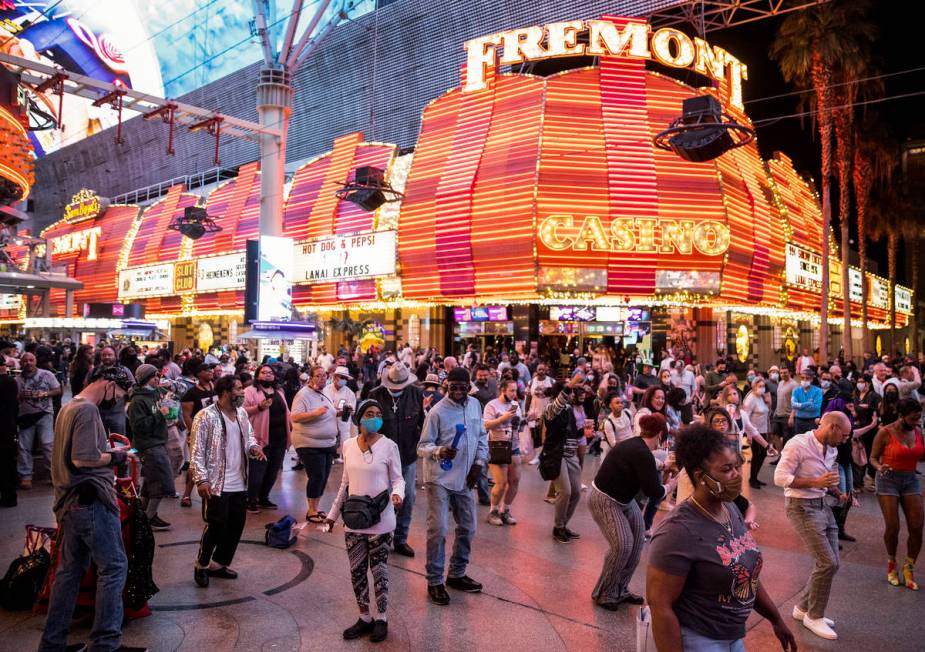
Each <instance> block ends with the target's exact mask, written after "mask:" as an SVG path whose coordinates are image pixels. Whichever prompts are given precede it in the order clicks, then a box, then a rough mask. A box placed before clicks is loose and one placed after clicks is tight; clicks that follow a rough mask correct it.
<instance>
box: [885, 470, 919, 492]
mask: <svg viewBox="0 0 925 652" xmlns="http://www.w3.org/2000/svg"><path fill="white" fill-rule="evenodd" d="M875 482H876V485H877V495H878V496H920V495H922V487H921V485H920V484H919V476H918V475H916V473H915V471H890V472H889V473H887V474H886V475H884V474H883V473H880V472H879V471H877V477H876V480H875Z"/></svg>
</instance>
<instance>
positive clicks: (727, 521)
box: [688, 495, 732, 534]
mask: <svg viewBox="0 0 925 652" xmlns="http://www.w3.org/2000/svg"><path fill="white" fill-rule="evenodd" d="M688 500H690V501H691V502H692V503H694V506H695V507H697V509H699V510H700V511H701V512H702V513H703V514H704V516H706V517H707V518H709V519H710V520H712V521H715V522H717V523H719V524H720V525H721V526H723V529H725V530H726V532H728V533H729V534H732V518H731V517H730V516H729V511H728V510H727V509H726V506H725V505H722V508H723V514H724V515H725V516H726V518H725V519H724V520H720V519H718V518H716V516H714V515H713V513H712V512H711V511H709V510H708V509H707V508H706V507H704V506H703V505H701V504H700V503H699V502H697V499H696V498H694V496H693V495H692V496H691V497H690V498H688Z"/></svg>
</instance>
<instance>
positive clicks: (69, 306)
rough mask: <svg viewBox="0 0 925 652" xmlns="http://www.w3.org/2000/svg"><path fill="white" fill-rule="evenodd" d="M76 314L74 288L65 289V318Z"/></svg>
mask: <svg viewBox="0 0 925 652" xmlns="http://www.w3.org/2000/svg"><path fill="white" fill-rule="evenodd" d="M73 316H74V290H65V291H64V318H65V319H67V318H68V317H73Z"/></svg>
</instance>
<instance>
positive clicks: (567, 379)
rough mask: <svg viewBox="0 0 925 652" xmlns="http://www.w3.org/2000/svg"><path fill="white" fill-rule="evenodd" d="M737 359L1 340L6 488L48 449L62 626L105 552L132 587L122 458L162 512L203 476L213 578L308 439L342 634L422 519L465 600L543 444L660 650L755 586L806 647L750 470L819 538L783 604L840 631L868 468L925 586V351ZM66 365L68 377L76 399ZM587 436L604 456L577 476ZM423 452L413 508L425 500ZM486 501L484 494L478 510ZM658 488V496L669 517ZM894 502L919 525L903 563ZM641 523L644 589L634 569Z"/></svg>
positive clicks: (559, 521)
mask: <svg viewBox="0 0 925 652" xmlns="http://www.w3.org/2000/svg"><path fill="white" fill-rule="evenodd" d="M736 364H737V363H736V362H735V361H734V360H730V359H724V358H721V359H718V360H716V361H715V363H714V364H698V363H696V362H695V361H693V360H692V359H691V358H690V356H689V355H686V354H685V353H684V352H682V351H678V350H674V349H667V350H665V351H663V352H662V353H661V360H660V362H659V363H658V364H652V362H651V361H649V360H646V359H642V358H641V357H632V356H618V355H617V354H616V353H615V352H614V351H612V350H609V349H607V348H606V347H604V346H599V347H597V348H596V349H594V350H593V351H591V352H590V354H589V355H587V356H582V355H580V354H579V352H577V351H576V352H575V354H574V355H571V356H555V357H554V358H553V359H550V358H548V357H540V356H538V355H537V354H536V353H535V352H532V353H529V354H524V353H521V352H515V351H507V352H503V353H500V354H499V355H497V356H495V355H494V354H483V353H482V352H480V351H478V350H477V349H476V348H475V347H473V346H469V347H468V348H467V350H466V351H465V353H464V354H463V355H462V356H460V358H459V359H457V358H456V357H454V356H442V355H440V354H439V353H438V352H437V351H436V350H434V349H426V350H413V349H412V348H411V347H410V346H408V345H404V346H400V347H398V348H397V349H396V350H381V349H377V348H375V347H374V348H372V349H370V350H369V351H365V352H364V351H361V350H359V349H357V350H356V351H352V352H351V351H348V350H346V349H343V348H342V349H341V350H339V351H338V352H337V353H336V354H331V353H328V352H326V351H325V350H324V349H323V348H321V349H320V351H319V353H318V355H317V356H316V357H315V359H313V360H311V361H307V362H306V363H304V364H297V363H295V362H294V361H293V360H291V359H282V358H280V359H275V358H266V359H264V360H261V361H260V362H259V363H256V362H254V361H252V360H251V359H249V356H248V355H247V353H246V352H245V350H244V349H239V348H236V347H224V348H222V349H217V350H213V351H205V352H203V351H198V350H189V349H184V350H182V351H180V352H177V353H175V354H172V353H171V352H170V350H169V349H168V348H166V347H162V348H152V349H148V348H147V347H144V348H142V349H139V348H138V347H135V346H134V345H132V344H126V343H123V344H103V345H100V346H95V347H94V346H89V345H85V344H84V345H79V346H75V345H73V344H72V343H70V342H63V343H43V342H22V341H15V342H14V341H3V342H0V401H2V402H3V405H4V406H7V405H15V406H17V408H18V409H17V410H11V411H4V416H3V417H2V418H3V420H4V423H3V424H2V426H3V427H2V431H3V433H4V434H3V441H2V442H0V445H2V448H0V458H2V463H0V505H3V506H5V507H14V506H16V504H17V491H29V490H31V489H32V488H33V486H34V484H33V467H34V465H35V458H34V455H35V453H36V452H41V455H42V456H43V457H44V458H45V460H46V462H47V463H48V465H49V467H50V469H51V477H52V482H53V484H54V489H55V500H54V509H55V514H56V517H57V520H58V527H59V531H60V532H61V533H63V534H62V535H61V537H60V542H61V543H60V544H59V545H62V546H63V548H62V550H63V551H64V554H63V555H62V558H61V562H60V564H59V566H58V568H57V570H56V573H57V574H56V575H55V582H54V588H53V592H52V597H51V603H50V607H49V618H48V624H47V625H46V629H45V634H44V638H43V647H44V648H45V649H49V650H50V649H60V647H59V646H60V645H61V643H62V642H63V641H65V640H66V636H67V625H68V623H69V619H70V613H71V612H72V611H73V607H74V600H75V599H76V590H77V583H78V582H79V580H80V576H81V574H82V573H81V572H80V571H81V569H82V568H84V567H85V566H86V564H87V561H88V559H89V558H91V557H92V558H93V560H94V561H96V562H97V565H98V566H100V584H101V586H105V588H106V591H107V592H109V593H108V594H109V595H120V594H121V585H120V577H121V581H122V582H123V583H124V575H125V556H124V554H122V555H121V556H120V554H119V551H120V550H121V547H122V544H121V540H120V539H119V537H118V520H117V519H118V514H117V513H114V510H113V506H114V502H113V496H114V493H113V491H114V490H113V487H112V468H111V467H113V466H115V465H118V464H120V463H122V462H124V461H125V459H126V458H127V457H129V456H133V457H134V456H137V457H138V458H139V459H140V462H141V468H142V477H143V482H142V484H141V499H142V504H143V506H144V511H145V514H146V516H147V518H148V521H149V523H150V525H151V527H152V528H153V529H154V530H155V531H163V530H168V529H170V528H171V527H172V526H171V524H170V523H169V522H168V521H167V520H165V519H164V518H162V517H161V516H160V514H159V507H160V506H161V505H162V504H163V501H164V500H165V499H170V498H177V499H178V500H179V504H180V506H181V507H186V508H189V507H191V506H192V505H193V491H194V490H195V493H196V494H197V495H198V496H199V498H200V499H201V509H202V517H203V521H204V527H203V532H202V535H201V543H200V548H199V551H198V554H197V557H196V559H195V560H194V561H193V580H194V581H195V583H196V584H197V585H198V586H200V587H208V586H209V583H210V579H213V578H218V579H235V578H237V576H238V574H237V571H235V570H234V569H233V568H232V564H233V561H234V556H235V551H236V547H237V545H238V542H239V540H240V537H241V534H242V532H243V530H244V527H245V523H246V518H247V514H248V513H252V514H253V513H259V512H261V511H264V510H275V509H277V505H276V504H275V503H274V502H273V501H272V500H271V493H272V492H273V490H274V488H275V487H276V485H277V481H278V479H279V476H280V472H281V470H282V468H283V466H284V464H285V463H286V458H287V451H289V450H293V449H294V451H295V455H296V459H297V465H296V466H295V467H294V468H297V469H300V470H304V473H305V476H306V485H305V494H306V504H307V511H306V513H305V519H306V520H307V521H308V522H309V523H314V524H317V525H319V526H321V527H322V529H324V530H326V531H334V530H335V529H336V528H337V527H338V523H339V521H342V523H343V528H344V536H345V544H346V549H347V555H348V560H349V567H350V579H351V583H352V586H353V590H354V592H355V597H356V602H357V606H358V610H359V619H358V620H357V622H356V623H355V624H354V625H352V626H350V627H349V628H347V629H346V630H345V631H344V633H343V635H344V638H346V639H354V638H359V637H361V636H369V637H370V639H371V640H372V641H381V640H384V639H385V638H386V637H387V635H388V625H387V615H386V612H387V607H388V602H389V574H388V563H387V562H388V557H389V554H390V553H395V554H398V555H403V556H406V557H415V555H416V554H417V552H416V551H415V550H414V549H413V548H412V547H411V546H410V545H409V543H408V533H409V531H410V530H411V529H412V528H414V527H418V528H421V529H422V530H424V531H426V550H425V551H424V554H425V559H426V561H425V566H424V568H425V575H426V582H427V594H428V597H429V599H430V600H431V601H432V602H433V603H435V604H437V605H447V604H449V603H450V601H451V595H450V593H449V592H448V591H447V589H448V588H449V589H452V590H454V591H463V592H479V591H480V590H481V588H482V586H481V584H480V583H479V582H478V581H476V580H475V579H473V578H471V577H470V576H469V575H468V574H467V568H468V564H469V560H470V553H471V550H472V547H473V545H474V541H475V536H476V522H477V520H478V519H479V518H484V520H485V521H486V522H487V523H488V524H490V525H491V526H494V527H499V528H503V527H513V526H516V525H517V523H518V516H517V508H516V503H517V496H518V492H519V488H520V479H521V474H522V473H525V472H527V471H526V469H530V468H531V466H536V467H538V470H539V473H540V475H541V476H542V477H543V479H544V480H545V481H548V485H547V489H546V495H545V499H546V500H547V501H548V502H550V503H553V504H554V506H555V507H554V511H553V516H552V522H551V523H549V525H550V526H551V527H550V532H551V538H552V541H554V542H555V543H558V544H569V543H571V542H573V541H575V540H576V539H579V538H580V537H581V536H582V534H581V533H579V532H576V531H574V530H573V529H571V528H570V527H569V525H570V523H571V520H572V517H573V515H574V514H575V512H576V509H577V508H578V506H579V504H580V502H581V498H582V496H583V495H584V496H587V500H586V503H587V506H588V509H589V511H590V513H591V515H592V517H593V520H594V522H595V523H596V524H597V526H598V528H599V529H600V532H601V535H602V536H603V538H604V539H605V540H606V542H607V544H608V546H609V550H608V552H607V555H606V557H605V558H604V560H603V567H602V569H601V573H600V577H599V579H598V581H597V584H596V586H595V587H594V590H593V592H592V595H591V597H592V599H593V600H594V601H595V603H596V604H597V605H599V606H600V607H601V608H603V609H607V610H617V609H619V608H620V607H621V605H624V604H631V605H637V604H643V603H644V602H648V604H649V606H650V609H651V614H652V627H653V632H654V635H655V640H656V642H657V645H658V647H659V649H666V650H668V649H672V650H673V649H682V648H683V649H685V650H713V649H720V647H717V646H723V647H722V648H721V649H729V650H741V649H744V647H743V644H742V641H743V639H744V636H745V621H746V619H747V618H748V616H749V614H750V613H751V612H752V610H755V611H757V612H758V613H759V614H760V615H762V616H763V617H765V618H767V619H768V620H769V621H770V622H771V624H772V626H773V628H774V632H775V634H776V636H777V638H778V639H779V640H780V642H781V645H782V646H783V648H784V649H785V650H787V649H794V650H795V649H796V643H795V640H794V637H793V635H792V633H791V632H790V630H789V628H788V625H787V624H786V621H785V619H784V618H783V617H782V616H781V614H780V613H779V612H778V610H777V608H776V606H775V605H774V602H773V601H772V600H771V599H770V598H769V596H768V595H767V593H766V591H765V590H764V588H763V587H762V584H761V582H760V579H759V577H760V573H761V570H762V556H761V551H760V549H759V547H758V545H757V543H756V542H755V540H754V538H753V537H752V535H751V532H752V531H753V530H754V529H755V528H757V527H758V517H757V513H756V511H757V510H756V507H755V505H754V503H753V502H752V501H750V500H749V496H750V495H751V494H750V492H754V491H761V490H762V488H763V487H764V486H766V483H765V482H764V481H762V480H761V479H760V477H759V473H760V471H761V470H762V468H763V467H764V465H765V463H766V462H767V463H768V464H770V465H773V467H774V468H773V473H772V476H773V481H774V483H775V484H776V485H778V486H779V487H782V488H783V489H784V495H785V504H784V508H785V511H786V515H787V518H788V519H789V521H790V522H791V524H792V526H793V530H794V532H795V533H796V535H797V536H798V537H799V539H800V540H801V541H802V542H803V544H804V545H805V546H806V548H807V550H808V552H809V554H810V555H811V556H812V558H813V560H814V567H813V571H812V573H811V575H810V577H809V580H808V582H807V585H806V588H805V591H804V593H803V594H802V595H801V597H800V599H799V601H798V603H797V604H796V606H795V607H794V609H793V614H792V616H793V618H794V619H796V620H798V621H800V622H801V623H802V624H803V625H804V626H805V627H806V628H807V629H808V630H809V631H811V632H813V633H814V634H815V635H817V636H820V637H822V638H825V639H835V638H837V634H836V631H835V623H834V622H833V621H832V620H831V619H829V618H827V617H826V606H827V603H828V598H829V594H830V590H831V587H832V582H833V579H834V577H835V575H836V572H837V570H838V565H839V550H840V547H841V545H842V542H846V543H850V542H853V541H855V538H854V537H853V536H852V535H851V534H850V533H849V530H848V517H849V513H850V511H851V509H852V506H854V505H856V503H857V497H858V496H859V495H860V494H862V493H863V492H872V493H874V494H876V496H877V500H878V501H879V505H880V508H881V510H882V513H883V518H884V544H885V548H886V555H887V569H886V571H887V572H886V579H887V581H888V582H889V583H890V584H891V585H893V586H904V587H906V588H908V589H911V590H918V584H917V583H916V580H915V576H914V565H915V562H916V559H917V556H918V554H919V552H920V549H921V541H922V528H923V508H922V493H921V486H920V480H919V474H918V472H917V469H916V466H917V464H918V463H919V462H920V461H922V460H923V459H925V442H923V437H922V397H921V396H920V395H919V390H920V388H921V377H922V373H923V370H925V358H923V357H922V356H919V359H917V360H916V359H914V358H911V357H908V356H907V357H896V358H892V357H890V356H884V357H883V358H882V359H875V358H874V357H873V356H872V355H870V354H867V353H865V354H864V358H863V363H862V364H855V363H854V362H852V361H850V360H849V361H842V360H838V361H835V362H832V363H820V362H819V361H817V360H815V359H814V357H813V356H812V355H811V354H810V353H809V352H808V351H806V350H804V351H803V354H802V355H801V356H799V357H798V358H797V359H796V361H795V364H794V365H792V366H791V365H789V364H781V365H773V366H770V367H769V368H768V369H757V368H755V367H754V366H748V367H746V368H744V369H743V368H739V369H738V370H734V369H733V365H736ZM65 387H67V388H68V389H69V391H68V393H69V394H70V395H71V396H72V397H73V398H72V399H71V400H69V401H65V402H64V403H63V405H62V395H63V394H64V389H63V388H65ZM923 391H925V390H923ZM10 433H12V436H10ZM112 433H117V434H122V435H125V436H127V437H128V438H129V439H130V441H131V442H132V448H131V450H127V449H122V448H118V449H116V448H112V447H111V446H110V445H109V443H108V440H107V436H108V435H109V434H112ZM589 456H601V458H602V459H601V462H600V464H599V467H598V468H597V471H596V473H595V474H594V480H593V482H592V483H591V485H590V486H586V485H585V484H583V483H582V468H583V467H584V466H585V464H586V462H587V460H588V458H589ZM294 461H296V460H294ZM335 464H339V465H342V471H343V472H342V475H341V482H340V485H339V489H337V490H336V491H335V490H334V488H333V487H331V488H329V486H328V485H329V482H328V481H329V476H330V474H331V472H332V468H333V467H334V465H335ZM419 464H420V471H421V474H422V476H421V479H420V480H421V484H422V485H423V487H422V489H423V492H422V494H421V496H420V498H421V499H422V500H426V502H427V510H426V511H427V519H426V523H423V524H415V523H413V522H412V521H413V507H414V503H415V499H416V497H417V496H416V494H417V491H418V489H419V486H420V485H419V479H418V475H417V474H418V470H419V469H418V465H419ZM332 484H333V483H332ZM746 485H747V487H748V488H747V489H746V488H745V486H746ZM478 505H483V506H485V507H487V510H485V513H484V516H483V517H479V516H478V515H479V514H480V510H479V509H478ZM660 510H662V511H665V512H666V514H665V515H664V516H663V517H662V518H661V519H659V520H658V522H657V523H656V516H657V514H658V512H659V511H660ZM900 512H902V514H903V516H904V517H905V523H906V528H907V543H906V555H905V557H904V558H902V560H901V561H900V562H898V561H897V555H898V550H899V539H900V530H901V520H900ZM451 514H452V517H453V520H454V522H455V529H454V531H453V534H454V539H453V542H452V551H451V553H450V558H449V561H447V559H446V545H447V538H448V536H449V533H450V530H449V517H450V515H451ZM114 519H115V526H114V524H113V520H114ZM88 531H89V532H92V534H87V532H88ZM585 535H587V533H585ZM553 545H554V544H553ZM644 546H650V549H649V564H648V568H647V569H646V596H645V598H643V596H639V595H636V594H633V593H632V592H630V591H629V581H630V578H631V577H632V576H633V574H634V572H635V571H636V567H637V565H638V563H639V560H640V556H641V552H642V550H643V547H644ZM104 549H105V552H103V551H104ZM98 559H102V560H103V564H102V565H101V564H100V561H99V560H98ZM370 575H371V576H372V579H373V593H374V598H375V599H374V601H373V603H374V606H375V609H374V610H373V609H371V606H372V605H371V602H370V595H369V593H370V588H369V577H370ZM110 602H112V603H113V604H108V603H107V610H108V611H107V613H105V614H101V613H100V611H101V610H99V609H98V610H97V623H96V625H95V627H94V632H93V637H94V645H96V646H98V647H99V649H110V648H109V647H107V645H110V644H112V643H113V642H118V640H119V637H120V635H121V634H120V628H121V608H120V607H119V606H118V605H115V604H114V603H115V602H117V601H116V600H111V601H110Z"/></svg>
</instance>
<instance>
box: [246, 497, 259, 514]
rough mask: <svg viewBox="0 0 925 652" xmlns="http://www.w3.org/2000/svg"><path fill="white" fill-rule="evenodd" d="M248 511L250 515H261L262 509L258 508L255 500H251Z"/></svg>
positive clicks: (248, 503)
mask: <svg viewBox="0 0 925 652" xmlns="http://www.w3.org/2000/svg"><path fill="white" fill-rule="evenodd" d="M247 511H248V513H250V514H259V513H260V508H259V507H257V501H255V500H249V501H248V502H247Z"/></svg>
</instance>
